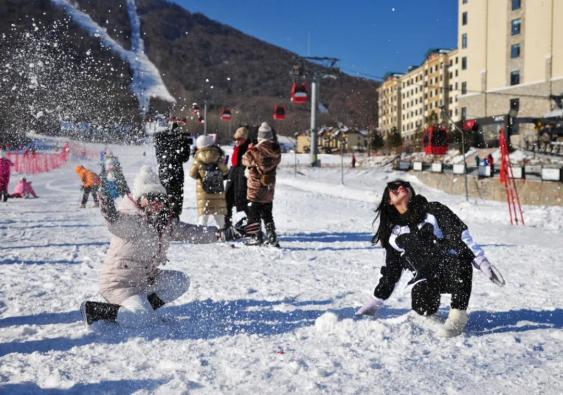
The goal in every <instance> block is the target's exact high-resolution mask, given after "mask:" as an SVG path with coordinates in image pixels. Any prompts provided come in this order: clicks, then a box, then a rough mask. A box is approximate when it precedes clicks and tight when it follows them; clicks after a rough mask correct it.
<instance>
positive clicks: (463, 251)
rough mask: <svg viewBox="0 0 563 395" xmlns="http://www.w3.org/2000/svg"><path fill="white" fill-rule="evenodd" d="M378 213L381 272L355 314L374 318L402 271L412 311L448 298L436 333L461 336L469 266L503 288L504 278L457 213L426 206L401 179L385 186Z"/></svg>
mask: <svg viewBox="0 0 563 395" xmlns="http://www.w3.org/2000/svg"><path fill="white" fill-rule="evenodd" d="M377 212H378V217H379V228H378V229H377V232H376V233H375V236H374V242H380V243H381V245H382V246H383V247H384V248H385V251H386V259H385V266H383V267H382V268H381V278H380V280H379V284H378V285H377V287H376V288H375V290H374V298H373V299H372V300H370V301H369V302H368V303H366V304H365V305H364V306H363V307H362V308H361V309H359V310H358V311H357V313H356V314H357V315H362V314H367V315H373V314H375V313H376V311H377V310H378V308H379V307H380V306H381V304H382V302H383V300H385V299H387V298H388V297H389V296H390V295H391V293H392V292H393V289H394V288H395V284H396V283H397V282H398V281H399V279H400V277H401V274H402V271H403V269H407V270H410V271H412V272H414V273H415V276H414V278H413V279H412V280H411V281H410V282H409V284H414V286H413V288H412V291H411V297H412V301H411V303H412V309H413V310H414V311H416V312H417V313H418V314H420V315H423V316H431V315H433V314H435V313H436V312H437V311H438V308H439V307H440V295H441V294H444V293H447V294H451V295H452V299H451V308H450V311H449V315H448V319H447V320H446V322H445V324H444V326H443V327H442V329H441V332H440V335H442V336H445V337H452V336H457V335H459V334H461V333H462V332H463V330H464V328H465V325H466V323H467V320H468V316H467V312H466V310H467V306H468V304H469V297H470V296H471V284H472V276H473V270H472V266H471V265H472V264H473V266H474V267H475V268H477V269H479V270H480V271H482V272H483V273H484V274H485V275H486V276H487V277H488V278H489V279H490V280H491V281H492V282H494V283H495V284H497V285H501V286H502V285H504V280H503V279H502V276H501V275H500V273H499V272H498V270H497V269H496V268H495V267H494V266H493V265H492V264H491V263H490V262H489V261H488V259H487V258H486V257H485V253H484V252H483V250H482V249H481V247H480V246H479V245H478V244H477V243H475V242H474V241H473V238H472V237H471V234H470V233H469V231H468V230H467V226H466V225H465V224H464V223H463V222H462V221H461V220H460V219H459V218H458V216H457V215H455V214H454V213H453V212H452V211H451V210H450V209H449V208H448V207H446V206H444V205H443V204H441V203H438V202H428V201H427V200H426V198H424V196H422V195H416V193H415V191H414V189H413V187H412V186H411V185H410V184H409V183H408V182H406V181H402V180H396V181H393V182H390V183H388V184H387V187H386V188H385V190H384V192H383V197H382V198H381V203H380V204H379V206H378V208H377Z"/></svg>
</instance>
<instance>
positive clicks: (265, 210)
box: [246, 202, 274, 235]
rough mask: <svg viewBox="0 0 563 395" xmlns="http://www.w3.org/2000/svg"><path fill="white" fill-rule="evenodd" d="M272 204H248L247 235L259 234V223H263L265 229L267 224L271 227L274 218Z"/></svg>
mask: <svg viewBox="0 0 563 395" xmlns="http://www.w3.org/2000/svg"><path fill="white" fill-rule="evenodd" d="M273 206H274V205H273V203H256V202H249V203H248V224H247V225H246V226H247V229H250V232H249V235H250V234H252V233H258V232H260V228H261V222H260V220H262V221H264V224H265V225H266V227H268V224H271V225H270V226H272V227H273V224H274V217H273V215H272V209H273ZM254 229H256V232H254Z"/></svg>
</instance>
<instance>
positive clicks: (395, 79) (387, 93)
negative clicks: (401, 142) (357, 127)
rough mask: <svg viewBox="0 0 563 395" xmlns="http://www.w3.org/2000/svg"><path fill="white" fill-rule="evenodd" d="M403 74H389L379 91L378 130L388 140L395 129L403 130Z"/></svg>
mask: <svg viewBox="0 0 563 395" xmlns="http://www.w3.org/2000/svg"><path fill="white" fill-rule="evenodd" d="M401 75H402V74H396V73H393V74H389V75H388V76H387V77H386V78H385V80H384V81H383V83H382V84H381V86H380V87H379V88H378V89H377V91H378V94H379V98H378V108H379V114H378V129H379V131H380V133H381V135H382V137H383V138H386V137H387V136H388V135H389V133H391V132H392V131H393V129H396V130H399V131H400V130H401V83H400V81H399V79H400V77H401Z"/></svg>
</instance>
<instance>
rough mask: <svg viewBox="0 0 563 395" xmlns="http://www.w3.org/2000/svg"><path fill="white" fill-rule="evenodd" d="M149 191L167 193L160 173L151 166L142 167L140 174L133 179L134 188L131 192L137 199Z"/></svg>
mask: <svg viewBox="0 0 563 395" xmlns="http://www.w3.org/2000/svg"><path fill="white" fill-rule="evenodd" d="M148 193H154V194H162V195H166V189H164V187H163V186H162V184H161V183H160V180H159V179H158V175H157V174H156V173H155V172H154V170H153V169H151V168H150V167H149V166H143V167H141V170H140V171H139V174H137V177H135V181H133V190H132V191H131V194H132V195H133V197H134V198H135V199H139V198H140V197H141V196H143V195H146V194H148Z"/></svg>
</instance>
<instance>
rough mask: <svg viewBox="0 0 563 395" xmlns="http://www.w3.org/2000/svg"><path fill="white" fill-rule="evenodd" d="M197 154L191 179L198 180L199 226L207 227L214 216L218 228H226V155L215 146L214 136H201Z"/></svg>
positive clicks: (197, 141) (198, 139)
mask: <svg viewBox="0 0 563 395" xmlns="http://www.w3.org/2000/svg"><path fill="white" fill-rule="evenodd" d="M196 147H197V152H196V154H195V158H194V163H193V165H192V168H191V170H190V177H192V178H194V179H195V180H196V200H197V214H198V225H207V222H208V220H209V216H210V215H212V216H213V218H214V219H215V223H216V224H217V226H218V227H220V228H223V227H224V226H225V214H227V203H226V201H225V189H224V184H223V179H224V177H225V176H226V175H227V171H228V170H227V165H225V153H224V152H223V150H222V149H221V148H220V147H219V146H217V145H214V144H213V137H212V136H199V137H198V138H197V140H196Z"/></svg>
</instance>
